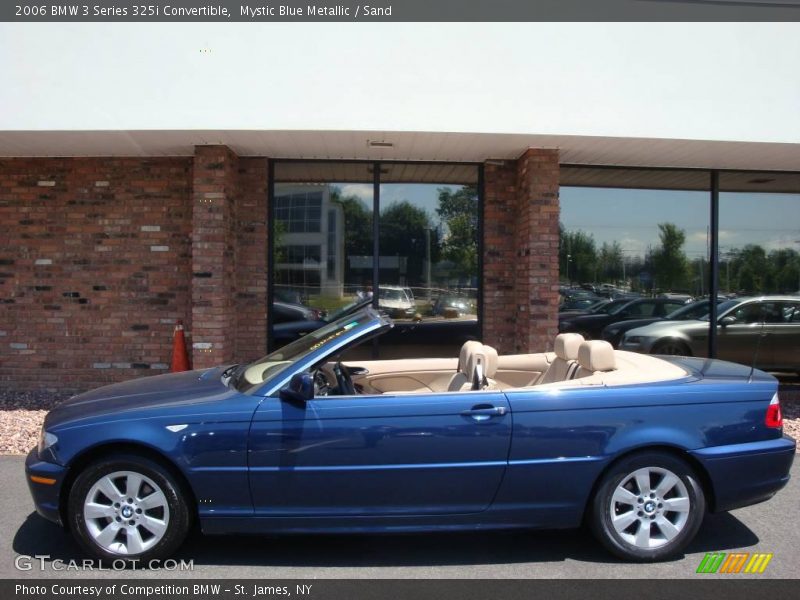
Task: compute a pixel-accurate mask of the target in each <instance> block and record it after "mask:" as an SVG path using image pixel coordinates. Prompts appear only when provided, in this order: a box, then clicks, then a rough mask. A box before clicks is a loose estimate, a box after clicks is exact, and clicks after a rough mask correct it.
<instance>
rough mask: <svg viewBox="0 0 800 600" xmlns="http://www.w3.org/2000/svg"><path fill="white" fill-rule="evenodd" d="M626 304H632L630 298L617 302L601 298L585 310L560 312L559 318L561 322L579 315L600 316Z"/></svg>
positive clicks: (620, 299) (619, 299) (617, 300)
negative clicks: (563, 319)
mask: <svg viewBox="0 0 800 600" xmlns="http://www.w3.org/2000/svg"><path fill="white" fill-rule="evenodd" d="M626 302H630V299H629V298H618V299H616V300H609V299H608V298H599V299H598V300H596V301H595V302H594V304H592V305H590V306H589V307H588V308H585V309H583V310H577V309H573V310H561V309H559V311H558V318H559V320H560V319H562V318H565V319H566V318H569V317H574V316H577V315H581V314H584V315H588V314H599V313H604V314H605V313H609V312H610V311H612V310H614V308H615V307H617V306H622V305H623V304H625V303H626Z"/></svg>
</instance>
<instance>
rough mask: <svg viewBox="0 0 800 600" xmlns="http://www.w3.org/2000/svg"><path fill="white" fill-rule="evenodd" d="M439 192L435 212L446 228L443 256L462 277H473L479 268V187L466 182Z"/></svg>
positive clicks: (442, 244) (442, 246) (442, 245)
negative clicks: (461, 185)
mask: <svg viewBox="0 0 800 600" xmlns="http://www.w3.org/2000/svg"><path fill="white" fill-rule="evenodd" d="M437 191H438V193H439V207H438V208H437V209H436V214H437V215H439V218H441V220H442V224H443V225H444V227H445V229H446V233H445V235H444V236H443V237H444V239H443V240H442V243H441V254H442V258H444V260H447V261H449V262H451V263H452V264H453V269H454V272H455V274H456V275H458V276H459V277H461V278H470V277H473V276H475V275H476V274H477V271H478V190H477V188H476V187H475V186H471V185H466V186H463V187H460V188H458V189H456V190H453V189H452V188H439V189H438V190H437Z"/></svg>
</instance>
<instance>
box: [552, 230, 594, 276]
mask: <svg viewBox="0 0 800 600" xmlns="http://www.w3.org/2000/svg"><path fill="white" fill-rule="evenodd" d="M559 231H560V233H561V243H560V245H559V251H558V255H559V265H560V270H561V275H562V278H563V279H565V280H566V281H569V282H576V283H588V282H591V281H594V280H595V279H596V277H595V275H596V274H597V266H598V260H597V249H596V247H595V243H594V237H592V236H591V235H590V234H588V233H585V232H583V231H580V230H579V231H566V230H565V229H564V226H563V225H561V224H559Z"/></svg>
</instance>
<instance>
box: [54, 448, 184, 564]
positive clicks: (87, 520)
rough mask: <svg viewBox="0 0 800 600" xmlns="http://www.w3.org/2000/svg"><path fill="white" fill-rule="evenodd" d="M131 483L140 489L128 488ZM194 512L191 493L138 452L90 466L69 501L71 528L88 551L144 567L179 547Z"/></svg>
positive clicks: (102, 558)
mask: <svg viewBox="0 0 800 600" xmlns="http://www.w3.org/2000/svg"><path fill="white" fill-rule="evenodd" d="M131 485H133V486H135V487H136V491H129V488H130V486H131ZM123 488H124V489H123ZM123 491H124V493H122V492H123ZM191 515H192V513H191V512H190V510H189V506H188V505H187V494H186V493H185V492H184V490H183V489H182V487H181V485H180V484H179V483H178V481H177V480H176V478H175V477H174V475H173V474H172V473H170V471H169V470H168V469H165V468H164V467H163V466H161V465H160V464H159V463H157V462H155V461H152V460H150V459H148V458H144V457H142V456H138V455H136V454H116V455H112V456H109V457H105V458H103V459H100V460H97V461H95V462H92V463H90V464H89V465H87V466H86V467H85V468H84V469H83V471H81V472H80V473H79V474H78V476H77V478H76V479H75V482H74V484H73V486H72V489H71V490H70V494H69V501H68V505H67V519H68V526H69V529H70V530H71V531H72V533H73V535H74V536H75V538H76V539H77V541H78V542H79V544H80V545H81V546H82V547H83V549H84V550H86V552H88V553H89V554H91V555H93V556H95V557H97V558H99V559H101V560H106V561H111V562H113V561H119V560H123V561H125V562H127V563H129V564H133V565H136V564H138V565H141V566H147V563H149V562H150V561H152V560H155V559H163V558H165V557H167V556H170V555H171V554H172V553H173V552H174V551H175V550H177V548H178V547H179V546H180V545H181V543H183V540H184V539H185V538H186V534H187V533H188V531H189V527H190V524H191Z"/></svg>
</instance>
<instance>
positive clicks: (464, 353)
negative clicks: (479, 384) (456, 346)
mask: <svg viewBox="0 0 800 600" xmlns="http://www.w3.org/2000/svg"><path fill="white" fill-rule="evenodd" d="M482 346H483V344H481V343H480V342H476V341H475V340H469V341H468V342H464V345H463V346H461V352H459V354H458V367H456V372H455V374H454V375H453V376H452V377H451V378H450V381H449V382H448V384H447V391H448V392H458V391H460V390H461V389H463V387H464V385H466V384H470V385H471V384H472V379H471V375H472V373H471V372H470V371H469V370H468V369H467V365H468V363H469V359H470V356H471V355H472V353H473V352H475V351H477V350H479V349H480V348H481V347H482Z"/></svg>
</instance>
